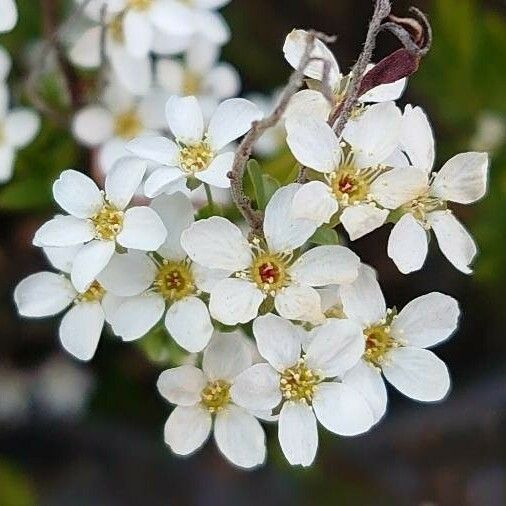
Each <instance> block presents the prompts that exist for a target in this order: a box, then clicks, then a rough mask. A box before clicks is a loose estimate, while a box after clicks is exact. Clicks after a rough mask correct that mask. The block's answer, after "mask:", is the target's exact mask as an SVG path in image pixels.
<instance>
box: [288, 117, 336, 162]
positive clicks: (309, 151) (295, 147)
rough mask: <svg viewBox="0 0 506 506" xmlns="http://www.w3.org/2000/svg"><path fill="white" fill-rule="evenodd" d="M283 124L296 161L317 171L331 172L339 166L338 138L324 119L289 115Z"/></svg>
mask: <svg viewBox="0 0 506 506" xmlns="http://www.w3.org/2000/svg"><path fill="white" fill-rule="evenodd" d="M285 126H286V131H287V134H288V135H287V137H286V142H287V144H288V146H289V148H290V151H291V152H292V153H293V156H295V158H296V159H297V161H298V162H300V163H301V164H302V165H305V166H307V167H309V168H311V169H314V170H317V171H318V172H332V171H333V170H334V169H335V168H336V167H339V164H340V159H341V148H340V146H339V140H338V138H337V137H336V134H335V133H334V131H333V130H332V128H331V127H330V126H329V125H328V124H327V123H326V122H325V121H324V120H321V119H317V118H313V117H311V116H309V117H308V116H302V115H301V116H299V115H297V116H289V117H288V118H287V120H286V123H285Z"/></svg>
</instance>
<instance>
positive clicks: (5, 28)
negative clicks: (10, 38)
mask: <svg viewBox="0 0 506 506" xmlns="http://www.w3.org/2000/svg"><path fill="white" fill-rule="evenodd" d="M17 22H18V8H17V6H16V2H15V0H0V33H5V32H10V31H11V30H12V29H13V28H14V27H15V26H16V24H17Z"/></svg>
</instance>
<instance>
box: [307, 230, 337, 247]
mask: <svg viewBox="0 0 506 506" xmlns="http://www.w3.org/2000/svg"><path fill="white" fill-rule="evenodd" d="M309 242H312V243H313V244H318V245H320V246H323V245H328V244H332V245H334V244H339V236H338V235H337V232H336V231H335V230H334V229H333V228H329V227H325V226H323V227H320V228H319V229H318V230H317V231H316V232H315V233H314V234H313V235H312V236H311V237H310V238H309Z"/></svg>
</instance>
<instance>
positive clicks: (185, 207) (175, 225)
mask: <svg viewBox="0 0 506 506" xmlns="http://www.w3.org/2000/svg"><path fill="white" fill-rule="evenodd" d="M149 207H151V209H154V210H155V211H156V212H157V214H158V216H160V218H161V220H162V222H163V224H164V226H165V229H166V230H167V239H165V242H164V243H163V244H162V246H161V247H160V248H159V250H158V253H160V255H162V256H163V257H164V258H169V259H171V260H184V258H185V257H186V252H185V251H184V250H183V248H182V247H181V233H182V232H183V230H186V229H187V228H188V227H189V226H190V225H191V224H192V223H193V222H194V218H193V205H192V203H191V200H190V199H189V198H188V197H187V196H186V195H184V194H183V193H181V192H177V193H175V194H173V195H171V196H167V195H160V196H158V197H156V198H155V199H154V200H153V201H152V202H151V204H150V206H149Z"/></svg>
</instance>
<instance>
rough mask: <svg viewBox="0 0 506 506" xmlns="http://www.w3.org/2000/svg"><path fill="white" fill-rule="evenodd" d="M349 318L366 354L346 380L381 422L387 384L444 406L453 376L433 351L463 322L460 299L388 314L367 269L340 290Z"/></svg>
mask: <svg viewBox="0 0 506 506" xmlns="http://www.w3.org/2000/svg"><path fill="white" fill-rule="evenodd" d="M340 295H341V302H342V307H343V311H344V314H345V315H346V317H347V318H349V319H351V320H353V321H356V322H358V323H359V324H360V325H361V327H362V332H363V339H364V341H365V352H364V354H363V356H362V360H361V361H360V362H359V363H357V364H356V366H355V367H354V368H353V369H351V370H350V371H349V372H348V373H347V374H346V375H345V377H344V379H343V381H344V382H345V383H347V384H349V385H352V386H353V387H355V388H356V389H357V390H359V391H360V392H362V394H363V395H364V396H365V397H366V398H367V400H368V401H369V403H370V405H371V408H372V410H373V413H374V418H375V421H378V420H379V419H380V418H381V417H382V416H383V414H384V413H385V409H386V403H387V394H386V389H385V385H384V382H383V379H382V374H383V376H384V377H385V379H386V380H387V381H388V382H389V383H390V384H392V385H393V386H394V387H395V388H397V390H399V391H400V392H401V393H403V394H404V395H406V396H408V397H411V398H412V399H415V400H417V401H424V402H434V401H439V400H441V399H442V398H444V396H445V395H446V394H447V393H448V390H449V388H450V376H449V373H448V369H447V367H446V365H445V364H444V362H443V361H442V360H440V359H439V358H438V357H437V356H436V355H435V354H434V353H433V352H432V351H430V350H428V349H427V348H430V347H432V346H435V345H436V344H439V343H441V342H443V341H445V340H446V339H448V338H449V337H450V336H451V335H452V334H453V332H454V331H455V329H456V328H457V323H458V319H459V307H458V304H457V302H456V301H455V299H453V298H452V297H450V296H448V295H444V294H442V293H439V292H432V293H428V294H426V295H422V296H421V297H418V298H416V299H414V300H412V301H411V302H410V303H409V304H407V305H406V306H405V307H404V308H403V309H402V310H401V311H400V312H399V314H396V311H395V310H392V309H387V307H386V304H385V299H384V297H383V294H382V292H381V288H380V286H379V284H378V282H377V280H376V276H375V273H374V271H373V270H372V269H371V268H370V267H367V266H362V267H361V269H360V274H359V277H358V278H357V280H356V281H355V282H354V283H352V284H351V285H348V286H342V287H340Z"/></svg>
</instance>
